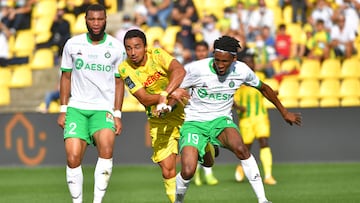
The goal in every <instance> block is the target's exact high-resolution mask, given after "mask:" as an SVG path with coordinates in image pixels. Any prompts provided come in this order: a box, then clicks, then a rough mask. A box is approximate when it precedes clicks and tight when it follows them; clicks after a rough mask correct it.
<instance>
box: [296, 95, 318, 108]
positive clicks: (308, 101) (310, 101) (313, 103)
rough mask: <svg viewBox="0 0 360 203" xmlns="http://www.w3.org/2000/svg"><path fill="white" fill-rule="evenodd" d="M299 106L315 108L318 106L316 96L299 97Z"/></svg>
mask: <svg viewBox="0 0 360 203" xmlns="http://www.w3.org/2000/svg"><path fill="white" fill-rule="evenodd" d="M299 107H300V108H317V107H319V100H318V98H317V97H314V98H311V97H308V98H301V99H300V101H299Z"/></svg>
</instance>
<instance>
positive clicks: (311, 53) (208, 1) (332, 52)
mask: <svg viewBox="0 0 360 203" xmlns="http://www.w3.org/2000/svg"><path fill="white" fill-rule="evenodd" d="M92 3H100V4H103V5H105V7H106V8H107V9H108V17H109V18H111V20H108V24H107V32H108V33H109V34H111V35H113V36H115V37H116V38H117V39H119V40H120V41H123V36H124V34H125V32H126V31H127V30H129V29H133V28H138V29H142V30H143V31H145V33H146V35H147V40H148V46H149V47H161V48H163V49H165V50H167V51H168V52H169V53H171V54H173V56H175V57H176V58H177V59H178V60H179V61H180V62H181V63H183V64H186V63H189V62H191V61H193V60H194V59H195V52H196V50H195V44H196V43H197V42H206V43H207V44H208V45H209V48H210V49H209V53H208V55H209V56H211V54H212V44H213V41H214V40H215V39H217V38H218V37H220V36H222V35H230V36H233V37H235V38H237V39H238V40H239V41H240V44H241V47H242V50H241V51H240V52H239V55H238V58H239V59H240V58H241V57H242V55H243V54H244V53H246V52H251V53H253V54H254V55H255V59H256V71H259V72H262V73H263V74H264V75H265V77H266V78H265V82H267V83H268V84H270V85H271V86H272V88H273V89H275V90H277V91H278V93H279V98H280V99H281V101H282V102H283V103H284V105H285V106H287V107H290V108H291V107H295V108H296V107H300V108H312V107H345V106H360V91H359V89H360V64H359V63H360V36H359V34H360V33H359V28H360V26H359V15H360V0H133V1H116V0H103V1H96V0H71V1H70V0H1V4H0V6H1V13H0V18H1V22H0V98H1V99H0V110H1V109H3V110H4V111H6V109H7V111H10V109H14V108H15V107H14V105H16V103H17V102H16V100H17V99H16V98H19V96H16V91H18V89H20V88H23V90H25V91H26V88H29V87H33V86H34V83H36V82H37V81H38V80H41V81H43V83H41V84H42V85H38V86H39V87H44V86H45V87H47V88H38V89H34V88H32V89H31V91H32V92H35V91H38V92H40V93H41V94H40V95H41V96H40V95H37V96H35V98H34V100H35V102H37V104H36V105H35V107H37V108H35V107H33V106H34V104H33V103H32V104H29V105H30V106H31V105H32V107H29V108H28V109H33V110H35V109H37V110H38V111H41V112H57V111H58V105H57V102H56V95H54V94H55V93H56V91H57V83H56V82H55V83H53V82H52V83H50V84H52V85H51V86H52V87H50V88H49V85H46V84H49V83H46V80H47V79H48V78H47V77H46V76H43V75H42V74H40V73H34V72H35V71H43V70H47V69H53V68H54V67H56V68H58V66H59V62H60V58H61V52H62V47H63V45H64V43H65V42H66V40H67V39H68V38H70V37H71V36H73V35H76V34H80V33H84V32H87V29H86V24H85V19H84V15H85V13H84V12H85V9H86V7H87V6H88V5H89V4H92ZM57 71H58V69H57ZM34 74H35V75H34ZM35 76H36V77H40V76H41V77H43V78H42V79H37V80H36V79H35V78H34V77H35ZM57 78H58V77H57V76H56V77H55V80H57ZM53 80H54V79H53ZM24 88H25V89H24ZM14 89H15V90H14ZM50 90H54V91H53V93H54V94H53V95H52V96H50V92H51V91H50ZM45 92H48V93H47V94H46V93H45ZM25 95H26V94H25ZM28 95H34V94H28ZM44 95H46V96H45V101H44V99H43V98H44ZM39 98H40V102H41V103H40V102H39ZM24 99H25V98H24ZM26 99H28V100H29V99H31V98H29V97H26ZM46 100H47V101H46ZM30 103H31V102H30ZM39 103H40V105H39ZM22 104H23V103H22ZM267 105H268V107H269V108H271V107H273V106H272V104H270V103H267ZM6 106H8V107H12V108H6ZM17 108H19V107H17ZM124 110H125V111H141V110H143V107H142V106H141V105H140V104H138V103H137V101H136V99H134V98H132V97H131V96H130V95H128V94H126V101H125V103H124Z"/></svg>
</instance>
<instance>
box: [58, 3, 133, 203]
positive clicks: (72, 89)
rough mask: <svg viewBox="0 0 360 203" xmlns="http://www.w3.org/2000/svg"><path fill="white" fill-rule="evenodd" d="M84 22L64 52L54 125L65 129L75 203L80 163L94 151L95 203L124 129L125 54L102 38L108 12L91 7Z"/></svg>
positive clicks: (119, 45) (114, 41) (110, 39)
mask: <svg viewBox="0 0 360 203" xmlns="http://www.w3.org/2000/svg"><path fill="white" fill-rule="evenodd" d="M85 20H86V26H87V29H88V33H84V34H80V35H77V36H74V37H72V38H70V39H69V40H68V41H67V42H66V44H65V46H64V50H63V55H62V62H61V71H62V74H61V79H60V102H61V107H60V115H59V117H58V124H59V126H60V127H62V128H64V140H65V151H66V158H67V167H66V180H67V184H68V188H69V191H70V194H71V197H72V201H73V202H82V200H83V192H82V191H83V173H82V168H81V162H82V159H83V157H84V154H85V150H86V148H87V145H90V144H93V145H95V146H96V148H97V151H98V160H97V164H96V167H95V172H94V178H95V180H94V182H95V183H94V200H93V202H94V203H95V202H101V201H102V199H103V197H104V195H105V191H106V188H107V186H108V183H109V179H110V176H111V172H112V167H113V160H112V158H113V146H114V142H115V136H116V135H118V134H120V132H121V128H122V124H121V108H122V102H123V96H124V83H123V81H122V80H121V79H120V75H119V73H118V68H117V67H118V65H119V64H120V63H121V62H122V61H123V60H125V57H126V52H125V49H124V47H123V45H122V43H121V42H119V41H118V40H117V39H115V38H113V37H112V36H110V35H108V34H107V33H106V32H105V27H106V10H105V8H104V7H103V6H102V5H99V4H94V5H90V6H89V7H88V8H87V10H86V15H85Z"/></svg>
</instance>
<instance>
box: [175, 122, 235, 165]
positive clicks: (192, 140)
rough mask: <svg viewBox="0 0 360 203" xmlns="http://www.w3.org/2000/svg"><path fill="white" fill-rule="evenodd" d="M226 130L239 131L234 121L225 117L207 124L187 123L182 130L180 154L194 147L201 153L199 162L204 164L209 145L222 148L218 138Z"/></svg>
mask: <svg viewBox="0 0 360 203" xmlns="http://www.w3.org/2000/svg"><path fill="white" fill-rule="evenodd" d="M225 128H236V129H237V130H239V129H238V127H237V125H236V124H235V123H234V121H233V120H232V119H231V118H229V117H225V116H223V117H219V118H217V119H215V120H212V121H206V122H197V121H185V122H184V124H183V125H182V127H181V129H180V143H179V145H180V152H181V151H182V149H183V148H184V147H185V146H193V147H195V148H197V150H198V152H199V157H198V160H199V162H200V163H203V161H204V160H203V156H204V155H205V147H206V145H207V143H208V142H210V143H211V144H212V145H220V146H222V144H221V142H220V141H219V140H218V139H217V137H218V136H219V135H220V133H221V132H222V131H223V130H224V129H225Z"/></svg>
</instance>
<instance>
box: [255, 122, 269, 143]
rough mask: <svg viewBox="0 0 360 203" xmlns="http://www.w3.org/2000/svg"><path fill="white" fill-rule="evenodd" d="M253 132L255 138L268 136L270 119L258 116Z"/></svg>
mask: <svg viewBox="0 0 360 203" xmlns="http://www.w3.org/2000/svg"><path fill="white" fill-rule="evenodd" d="M255 122H256V124H255V125H254V127H255V134H256V139H259V138H269V137H270V121H269V119H268V118H267V117H260V118H258V119H257V120H256V121H255Z"/></svg>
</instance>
